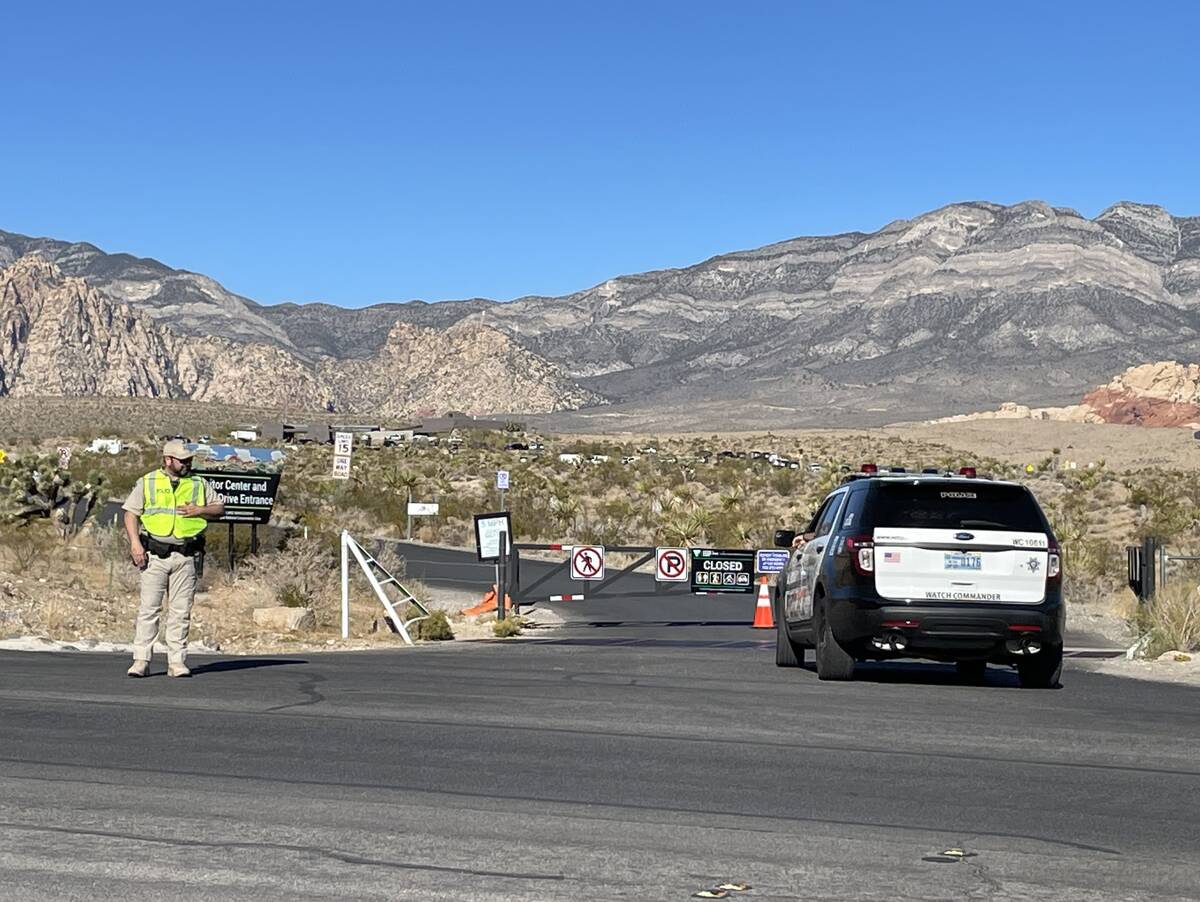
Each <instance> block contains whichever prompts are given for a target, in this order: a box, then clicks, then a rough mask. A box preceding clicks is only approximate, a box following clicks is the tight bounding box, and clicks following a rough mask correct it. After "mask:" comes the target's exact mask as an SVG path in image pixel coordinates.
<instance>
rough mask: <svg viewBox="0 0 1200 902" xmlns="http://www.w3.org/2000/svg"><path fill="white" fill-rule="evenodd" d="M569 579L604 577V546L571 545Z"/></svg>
mask: <svg viewBox="0 0 1200 902" xmlns="http://www.w3.org/2000/svg"><path fill="white" fill-rule="evenodd" d="M571 579H604V546H603V545H573V546H571Z"/></svg>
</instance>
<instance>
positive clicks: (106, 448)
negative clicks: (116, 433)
mask: <svg viewBox="0 0 1200 902" xmlns="http://www.w3.org/2000/svg"><path fill="white" fill-rule="evenodd" d="M124 448H125V445H124V444H123V443H122V442H121V440H120V439H119V438H94V439H92V443H91V444H90V445H88V450H89V451H91V452H92V453H93V454H120V453H121V452H122V451H123V450H124Z"/></svg>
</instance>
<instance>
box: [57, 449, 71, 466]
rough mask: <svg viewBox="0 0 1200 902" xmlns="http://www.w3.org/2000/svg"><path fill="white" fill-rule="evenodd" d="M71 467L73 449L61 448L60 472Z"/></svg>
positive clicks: (59, 458) (59, 456)
mask: <svg viewBox="0 0 1200 902" xmlns="http://www.w3.org/2000/svg"><path fill="white" fill-rule="evenodd" d="M70 466H71V449H70V448H59V449H58V468H59V469H60V470H66V469H67V468H68V467H70Z"/></svg>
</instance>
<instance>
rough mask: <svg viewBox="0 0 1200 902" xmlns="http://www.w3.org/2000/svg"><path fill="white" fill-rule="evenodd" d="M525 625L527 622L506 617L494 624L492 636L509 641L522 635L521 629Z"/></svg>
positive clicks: (517, 618) (518, 618)
mask: <svg viewBox="0 0 1200 902" xmlns="http://www.w3.org/2000/svg"><path fill="white" fill-rule="evenodd" d="M524 625H525V621H524V620H522V619H521V618H520V617H506V618H504V619H503V620H497V621H496V622H495V623H493V624H492V634H493V635H494V636H495V637H496V638H497V639H509V638H511V637H513V636H519V635H521V627H523V626H524Z"/></svg>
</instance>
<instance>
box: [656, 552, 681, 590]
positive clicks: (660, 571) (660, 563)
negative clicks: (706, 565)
mask: <svg viewBox="0 0 1200 902" xmlns="http://www.w3.org/2000/svg"><path fill="white" fill-rule="evenodd" d="M687 560H688V551H687V549H686V548H656V549H655V551H654V578H655V580H657V581H658V582H660V583H686V582H687V581H688V572H687Z"/></svg>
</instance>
